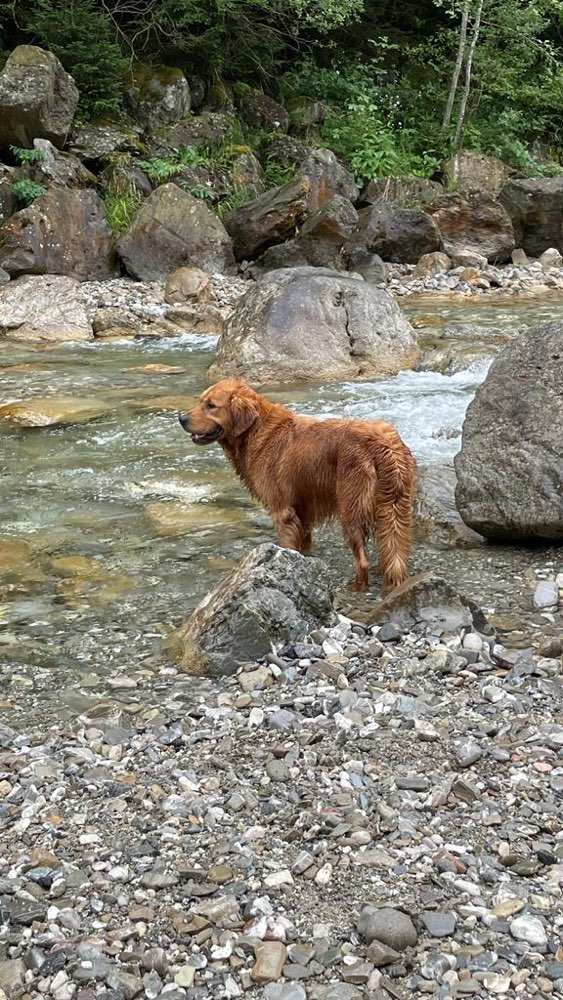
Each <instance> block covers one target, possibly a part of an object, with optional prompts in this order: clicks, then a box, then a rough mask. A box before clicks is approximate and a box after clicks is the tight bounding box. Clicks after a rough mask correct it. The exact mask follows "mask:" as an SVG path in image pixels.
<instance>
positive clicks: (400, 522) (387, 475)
mask: <svg viewBox="0 0 563 1000" xmlns="http://www.w3.org/2000/svg"><path fill="white" fill-rule="evenodd" d="M373 462H374V465H375V471H376V475H377V499H376V505H375V510H374V522H375V525H374V526H375V531H376V535H377V547H378V552H379V566H380V570H381V573H382V576H383V581H384V585H385V587H386V589H392V588H393V587H398V586H399V585H400V584H401V583H403V582H404V581H405V579H406V577H407V569H408V559H409V553H410V547H411V537H412V516H413V505H414V497H415V491H416V462H415V460H414V458H413V456H412V454H411V452H410V450H409V449H408V448H407V446H406V444H404V442H403V441H402V440H401V438H400V437H399V434H398V433H397V431H396V430H395V428H394V427H391V426H390V425H387V426H386V427H385V432H384V433H383V434H382V435H378V438H377V440H375V441H374V442H373Z"/></svg>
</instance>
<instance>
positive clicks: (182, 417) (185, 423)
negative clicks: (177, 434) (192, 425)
mask: <svg viewBox="0 0 563 1000" xmlns="http://www.w3.org/2000/svg"><path fill="white" fill-rule="evenodd" d="M178 420H179V421H180V423H181V425H182V427H183V428H184V430H185V431H187V430H188V423H189V419H188V414H187V413H179V414H178Z"/></svg>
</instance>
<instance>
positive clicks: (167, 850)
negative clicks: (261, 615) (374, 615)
mask: <svg viewBox="0 0 563 1000" xmlns="http://www.w3.org/2000/svg"><path fill="white" fill-rule="evenodd" d="M555 569H556V567H555V566H551V567H549V566H546V567H543V568H542V569H541V572H542V573H543V577H541V580H547V581H548V582H549V578H550V576H553V575H554V573H555ZM538 579H540V577H539V576H536V577H535V578H534V582H533V585H534V586H535V585H536V583H537V581H538ZM530 604H531V602H530ZM537 618H538V621H539V620H540V616H539V615H538V616H537ZM552 618H553V619H554V620H553V621H551V620H550V621H549V622H548V623H547V624H546V629H549V630H550V632H549V633H547V632H546V633H545V634H544V633H543V632H542V630H541V625H540V627H539V628H538V630H537V632H534V633H533V635H531V636H530V634H529V630H528V632H526V629H525V628H524V626H523V625H522V627H520V625H519V632H518V635H517V642H516V640H515V645H514V646H512V645H511V634H512V633H510V632H507V633H506V634H505V633H503V634H502V636H499V637H498V638H494V639H490V640H489V639H487V641H483V640H482V639H481V635H480V633H479V634H477V633H476V632H473V631H467V627H466V626H463V628H462V627H461V626H457V625H456V626H455V628H454V627H453V626H451V627H450V626H449V627H450V628H452V629H453V631H448V629H447V628H445V629H441V630H440V634H439V635H436V634H435V631H436V623H435V622H433V623H432V622H425V620H424V619H421V620H420V621H418V622H417V623H416V624H415V625H413V626H412V627H410V628H406V627H405V628H403V627H399V626H398V625H397V624H396V623H392V622H391V623H387V625H386V626H382V627H381V628H378V627H377V626H375V627H374V628H373V632H372V631H371V629H370V628H367V627H366V626H365V625H362V623H360V622H353V621H351V620H350V619H345V618H344V616H340V617H339V618H336V619H335V625H334V627H328V626H326V627H324V628H322V629H320V628H319V629H318V630H316V635H315V636H313V637H306V636H304V637H303V641H299V642H294V643H293V644H289V645H286V646H283V647H280V648H277V647H276V649H275V650H274V651H273V652H272V654H271V656H270V657H267V658H265V660H264V661H263V662H259V663H248V664H245V665H244V666H243V667H241V668H240V670H239V672H238V673H237V674H236V675H234V676H232V677H225V678H221V679H213V680H210V679H197V681H196V679H194V678H191V677H181V676H179V675H178V676H177V675H172V674H171V675H170V676H168V675H166V676H165V677H164V675H163V678H164V680H165V682H166V683H165V684H164V683H163V685H162V691H163V698H162V702H163V704H162V706H161V707H160V708H159V709H158V712H157V714H155V715H153V716H152V717H149V716H146V715H144V714H143V710H142V709H141V710H139V712H138V714H136V713H131V714H128V713H127V712H124V711H121V712H120V713H119V714H118V715H115V714H112V717H111V719H105V718H104V715H103V713H101V714H99V715H98V714H97V713H94V712H93V711H92V710H89V711H90V712H91V714H92V717H90V715H88V716H86V715H85V716H83V717H82V716H81V717H78V718H75V719H73V720H72V721H71V722H66V721H64V720H61V721H60V722H59V723H58V724H56V725H53V726H52V727H51V728H49V729H45V730H43V729H42V727H41V725H40V723H39V722H37V723H34V725H33V726H30V728H29V730H28V731H25V732H24V731H23V730H22V731H17V730H15V729H11V728H10V726H8V725H5V724H2V725H0V790H2V794H3V795H4V798H0V841H1V846H2V855H1V857H2V865H1V867H0V923H1V924H2V925H3V927H4V930H3V932H2V935H1V936H0V988H1V989H2V990H3V991H4V992H5V993H6V994H7V995H8V996H9V995H10V994H11V993H12V992H13V993H14V995H17V996H20V997H21V998H22V1000H24V996H26V994H27V996H29V997H31V998H33V997H35V996H39V997H40V996H53V998H54V1000H100V998H101V997H105V1000H127V998H128V997H141V996H146V997H147V1000H203V998H204V997H205V998H208V997H209V998H210V1000H224V998H230V997H233V998H235V997H241V998H242V997H244V996H248V997H249V1000H250V998H251V997H252V998H253V1000H254V996H256V997H258V996H263V997H264V1000H364V997H367V996H369V997H370V1000H389V997H391V1000H396V998H402V997H404V996H411V995H414V996H417V995H421V996H423V995H430V996H435V997H436V1000H446V998H447V997H449V996H456V997H463V996H473V995H475V996H491V997H492V996H497V995H498V996H503V995H508V996H509V997H511V998H512V997H514V1000H516V998H518V997H522V1000H527V997H528V996H530V997H532V996H542V995H543V996H546V997H547V996H554V997H556V996H557V995H558V991H559V993H561V992H562V990H561V983H562V981H563V951H562V949H561V945H560V935H561V917H560V900H559V895H560V888H561V886H560V881H561V868H562V866H563V847H562V845H561V836H560V829H559V826H560V824H559V804H558V797H559V796H560V794H561V792H562V791H563V779H562V777H561V775H560V773H559V772H560V770H561V768H560V759H561V750H562V747H563V727H562V726H561V724H560V720H559V719H558V712H559V707H560V703H561V695H562V686H561V684H562V681H561V669H560V661H559V660H558V656H559V655H561V654H560V653H558V652H557V650H558V648H559V647H558V645H557V641H558V640H559V636H558V635H552V634H551V632H552V631H557V629H558V628H559V621H558V619H556V616H554V615H552ZM382 630H383V631H382ZM470 636H473V637H474V638H472V639H471V638H470ZM500 639H502V642H501V641H500ZM489 643H490V645H489ZM518 643H519V644H518ZM561 648H562V649H563V646H562V647H561ZM491 649H493V650H494V651H495V652H494V656H493V657H492V656H491ZM462 654H463V655H462ZM327 656H328V657H330V659H327ZM136 679H137V681H138V685H139V688H138V689H140V687H141V686H142V681H141V679H140V672H139V677H137V676H136ZM241 681H242V683H241ZM11 682H12V683H13V682H14V681H13V676H12V678H11ZM168 685H170V686H171V690H174V692H176V695H177V694H178V692H183V697H182V698H179V697H175V699H174V704H175V706H176V707H175V708H174V710H171V709H168V708H167V707H166V701H167V695H166V693H165V692H164V689H165V688H166V687H167V686H168ZM199 685H201V686H199ZM245 686H246V688H247V690H245V689H244V687H245ZM124 690H125V689H124ZM135 697H137V695H136V696H135ZM106 723H107V724H106ZM530 953H534V954H535V956H536V957H535V958H534V960H533V961H530V960H529V955H530ZM538 953H539V955H540V956H541V958H542V961H541V962H540V961H539V959H538ZM0 995H1V994H0ZM27 996H26V1000H27Z"/></svg>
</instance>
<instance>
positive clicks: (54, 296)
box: [0, 275, 93, 343]
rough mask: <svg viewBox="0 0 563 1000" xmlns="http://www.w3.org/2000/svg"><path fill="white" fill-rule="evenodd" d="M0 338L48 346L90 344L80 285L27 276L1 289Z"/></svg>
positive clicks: (89, 324) (62, 278)
mask: <svg viewBox="0 0 563 1000" xmlns="http://www.w3.org/2000/svg"><path fill="white" fill-rule="evenodd" d="M0 336H4V337H8V338H9V339H10V340H28V341H38V342H41V341H43V342H49V343H57V342H59V341H65V340H91V339H92V337H93V333H92V324H91V323H90V320H89V319H88V316H87V313H86V308H85V305H84V298H83V295H82V292H81V286H80V282H79V281H77V280H76V279H75V278H65V277H54V276H52V275H45V276H28V277H24V278H18V279H17V281H11V282H10V283H9V284H8V285H6V286H4V287H2V288H0Z"/></svg>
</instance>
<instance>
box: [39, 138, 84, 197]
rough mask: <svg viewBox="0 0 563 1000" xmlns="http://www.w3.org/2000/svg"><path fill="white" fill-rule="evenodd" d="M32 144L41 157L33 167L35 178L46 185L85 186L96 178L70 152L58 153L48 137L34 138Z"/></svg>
mask: <svg viewBox="0 0 563 1000" xmlns="http://www.w3.org/2000/svg"><path fill="white" fill-rule="evenodd" d="M33 145H34V147H35V149H38V150H39V151H40V152H41V154H42V159H41V161H40V162H39V163H36V164H35V165H34V168H33V173H34V176H35V179H36V180H38V181H39V182H40V183H42V184H44V185H45V186H46V187H51V186H53V187H69V188H76V187H85V186H86V185H87V184H92V183H95V180H96V178H95V177H94V175H93V174H91V173H90V171H89V170H87V169H86V167H85V166H84V164H83V163H82V161H81V160H79V159H78V157H77V156H73V155H72V153H60V152H59V150H58V149H57V148H56V146H53V143H52V142H49V140H48V139H34V140H33Z"/></svg>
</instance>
